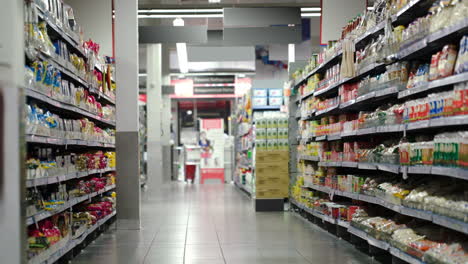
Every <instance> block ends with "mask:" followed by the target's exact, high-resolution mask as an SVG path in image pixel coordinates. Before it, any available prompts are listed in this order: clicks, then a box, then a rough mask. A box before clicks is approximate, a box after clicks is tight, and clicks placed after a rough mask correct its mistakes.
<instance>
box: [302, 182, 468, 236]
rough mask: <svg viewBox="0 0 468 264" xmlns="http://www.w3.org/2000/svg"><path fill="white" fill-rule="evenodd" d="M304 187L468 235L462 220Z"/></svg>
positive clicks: (361, 197)
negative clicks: (358, 201)
mask: <svg viewBox="0 0 468 264" xmlns="http://www.w3.org/2000/svg"><path fill="white" fill-rule="evenodd" d="M304 187H307V188H310V189H314V190H317V191H320V192H324V193H328V194H329V195H330V196H335V195H337V196H343V197H348V198H351V199H354V200H360V201H365V202H368V203H372V204H376V205H380V206H383V207H386V208H388V209H390V210H392V211H395V212H397V213H400V214H403V215H408V216H412V217H415V218H419V219H423V220H426V221H431V222H433V223H435V224H437V225H440V226H444V227H447V228H450V229H453V230H456V231H459V232H462V233H464V234H468V223H465V222H463V221H461V220H457V219H454V218H450V217H447V216H443V215H438V214H435V213H432V212H430V211H424V210H419V209H414V208H410V207H406V206H403V205H398V204H394V203H390V202H388V201H385V200H383V199H381V198H379V197H375V196H370V195H365V194H358V193H351V192H343V191H340V190H336V189H332V188H330V187H326V186H320V185H306V186H304Z"/></svg>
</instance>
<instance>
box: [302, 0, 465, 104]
mask: <svg viewBox="0 0 468 264" xmlns="http://www.w3.org/2000/svg"><path fill="white" fill-rule="evenodd" d="M424 2H425V1H422V0H413V1H411V2H410V3H408V4H407V5H406V6H405V7H404V8H402V9H401V10H400V11H399V12H398V13H397V14H396V15H394V16H393V17H392V21H393V23H394V24H399V23H402V22H403V20H404V16H407V15H408V14H409V12H410V10H411V9H413V8H415V7H417V6H418V5H419V4H424ZM384 27H385V21H382V22H380V23H379V24H378V25H377V26H375V27H374V28H372V29H370V30H368V31H367V32H365V33H364V34H362V35H361V36H360V37H358V38H357V39H356V40H355V45H360V44H361V43H363V41H364V40H367V39H368V38H369V37H373V36H375V35H377V34H380V31H382V30H383V29H384ZM465 31H468V19H465V20H463V21H461V22H459V23H457V24H455V25H452V26H449V27H446V28H443V29H441V30H439V31H437V32H434V33H432V34H430V35H428V36H427V37H424V38H421V39H419V40H416V41H413V42H412V43H408V44H404V46H405V47H404V48H402V49H400V51H399V52H398V53H397V54H396V57H397V58H398V59H399V60H401V59H404V58H407V57H409V56H412V55H416V54H417V53H418V52H420V51H422V50H424V49H425V48H427V47H430V48H433V47H434V45H435V43H436V42H438V41H439V40H441V39H443V38H446V37H450V36H451V35H454V34H458V33H461V32H465ZM341 55H342V54H341V53H338V54H337V55H335V56H334V57H332V58H330V59H329V60H328V61H326V62H325V63H322V64H321V65H320V66H318V67H316V68H315V69H314V70H312V71H311V72H310V73H308V74H307V75H306V76H305V77H304V78H302V79H301V80H299V81H298V82H296V84H295V86H294V88H297V87H298V86H299V85H301V84H302V83H304V82H305V81H307V79H308V78H309V77H310V76H312V75H313V74H315V73H316V72H318V71H320V70H321V69H322V68H326V67H327V66H329V64H330V62H331V61H333V60H334V59H335V58H336V57H338V56H341ZM384 66H385V64H384V63H381V62H376V63H372V64H370V65H368V66H366V67H364V68H362V69H359V70H357V72H358V74H357V76H355V77H352V78H348V79H345V80H342V81H340V82H339V83H338V84H337V85H336V86H331V87H330V88H327V89H326V91H317V92H316V93H315V94H314V96H317V95H320V94H322V93H326V92H328V91H330V90H333V89H335V88H337V87H338V86H340V85H342V84H344V83H347V82H349V81H354V80H356V79H359V78H361V77H364V76H365V75H368V74H369V73H370V72H372V71H374V70H375V69H376V68H381V67H384Z"/></svg>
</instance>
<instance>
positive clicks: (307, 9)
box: [301, 7, 322, 12]
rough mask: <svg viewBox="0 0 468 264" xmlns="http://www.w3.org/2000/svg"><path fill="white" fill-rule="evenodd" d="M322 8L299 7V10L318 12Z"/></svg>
mask: <svg viewBox="0 0 468 264" xmlns="http://www.w3.org/2000/svg"><path fill="white" fill-rule="evenodd" d="M320 11H322V8H320V7H301V12H320Z"/></svg>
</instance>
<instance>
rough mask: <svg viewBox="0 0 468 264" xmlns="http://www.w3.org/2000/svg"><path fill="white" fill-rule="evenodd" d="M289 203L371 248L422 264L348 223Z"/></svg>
mask: <svg viewBox="0 0 468 264" xmlns="http://www.w3.org/2000/svg"><path fill="white" fill-rule="evenodd" d="M290 202H291V204H293V205H294V206H296V207H297V208H299V209H301V210H303V211H305V212H307V213H309V214H311V215H313V216H315V217H317V218H319V219H322V221H326V222H329V223H331V224H335V225H338V226H342V227H345V228H346V229H347V231H348V233H350V234H353V235H354V236H357V237H359V238H361V239H363V240H365V241H367V243H368V244H369V245H371V246H374V247H377V248H380V249H382V250H385V251H389V252H390V254H392V255H393V256H395V257H397V258H399V259H401V260H404V261H407V262H409V263H412V264H423V262H422V261H421V260H419V259H417V258H415V257H413V256H411V255H409V254H407V253H405V252H403V251H401V250H399V249H397V248H395V247H393V246H391V245H390V244H389V243H387V242H385V241H382V240H378V239H376V238H374V237H372V236H369V235H368V234H367V233H366V232H364V231H362V230H360V229H357V228H355V227H353V226H351V225H350V223H349V222H345V221H342V220H337V219H332V218H331V217H329V216H325V215H323V214H320V213H318V212H316V211H315V210H312V209H310V208H307V207H305V206H303V205H302V204H301V203H299V202H297V201H295V200H294V199H290Z"/></svg>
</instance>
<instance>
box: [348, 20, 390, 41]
mask: <svg viewBox="0 0 468 264" xmlns="http://www.w3.org/2000/svg"><path fill="white" fill-rule="evenodd" d="M384 27H385V21H382V22H380V23H379V24H377V25H376V26H375V27H374V28H372V29H370V30H367V31H366V32H365V33H364V34H362V35H361V36H359V37H358V38H356V39H355V40H354V45H356V46H357V45H359V44H361V42H363V41H364V40H367V39H368V38H369V37H372V36H374V35H376V34H377V33H379V32H380V31H381V30H383V29H384Z"/></svg>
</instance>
